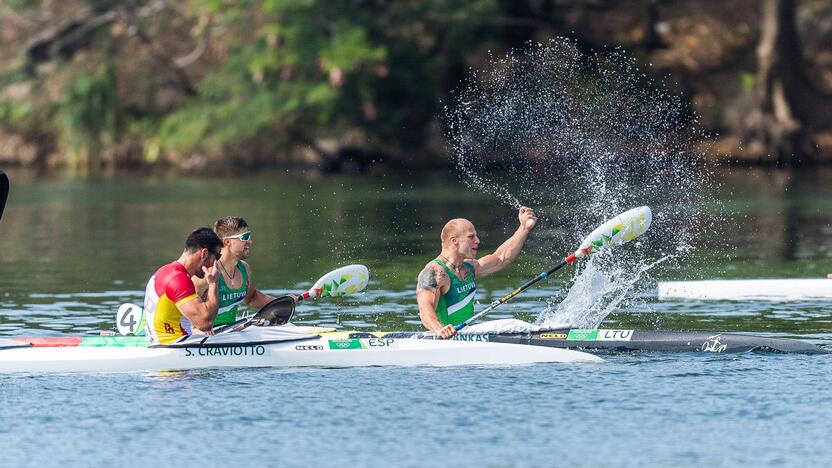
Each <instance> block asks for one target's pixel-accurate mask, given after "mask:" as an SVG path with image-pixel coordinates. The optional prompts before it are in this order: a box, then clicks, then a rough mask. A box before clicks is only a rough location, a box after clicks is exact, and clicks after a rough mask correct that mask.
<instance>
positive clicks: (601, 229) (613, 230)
mask: <svg viewBox="0 0 832 468" xmlns="http://www.w3.org/2000/svg"><path fill="white" fill-rule="evenodd" d="M652 222H653V212H651V211H650V207H647V206H641V207H638V208H633V209H632V210H629V211H625V212H624V213H621V214H620V215H618V216H616V217H615V218H612V219H610V220H608V221H607V222H605V223H604V224H602V225H601V226H598V228H597V229H595V230H594V231H592V233H590V234H589V235H588V236H586V238H584V241H583V242H581V246H580V247H578V250H576V251H575V253H573V254H572V255H570V256H568V257H566V258H564V259H563V260H561V261H560V263H558V264H557V265H555V266H553V267H552V268H550V269H548V270H546V271H544V272H542V273H540V274H539V275H537V276H535V277H534V278H532V279H530V280H529V281H527V282H526V284H524V285H523V286H520V287H519V288H517V289H515V290H514V291H512V292H511V293H509V294H508V295H507V296H505V297H503V298H500V299H497V300H496V301H494V302H492V303H491V304H490V305H489V306H488V307H486V308H485V309H484V310H482V311H481V312H479V313H478V314H476V315H474V316H473V317H471V318H469V319H468V320H466V321H464V322H462V323H460V324H459V325H457V326H456V327H454V328H456V330H457V331H459V330H462V329H463V328H465V327H467V326H468V325H470V324H471V323H472V322H473V321H475V320H477V319H478V318H480V317H482V316H483V315H485V314H487V313H489V312H491V311H492V310H494V309H495V308H496V307H497V306H499V305H500V304H503V303H505V302H507V301H508V300H509V299H511V298H512V297H514V296H516V295H518V294H520V293H521V292H523V291H525V290H526V289H528V288H529V287H530V286H531V285H533V284H535V283H537V282H538V281H540V280H542V279H546V278H548V277H549V275H551V274H552V273H554V272H555V271H557V270H559V269H561V268H562V267H564V266H565V265H569V264H570V263H572V262H574V261H575V260H577V259H579V258H581V257H586V256H588V255H590V254H592V253H595V252H598V251H600V250H602V249H605V248H607V247H615V246H618V245H621V244H624V243H626V242H629V241H631V240H633V239H635V238H636V237H638V236H640V235H642V234H644V232H645V231H647V228H649V227H650V223H652Z"/></svg>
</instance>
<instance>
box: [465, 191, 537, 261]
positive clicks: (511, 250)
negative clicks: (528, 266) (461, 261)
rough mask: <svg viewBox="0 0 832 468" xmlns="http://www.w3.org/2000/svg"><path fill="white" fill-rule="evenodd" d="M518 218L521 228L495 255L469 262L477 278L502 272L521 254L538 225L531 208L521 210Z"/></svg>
mask: <svg viewBox="0 0 832 468" xmlns="http://www.w3.org/2000/svg"><path fill="white" fill-rule="evenodd" d="M518 218H519V219H520V226H519V227H518V228H517V230H516V231H515V232H514V234H512V236H511V237H509V238H508V239H507V240H506V241H505V242H503V244H502V245H500V246H499V247H498V248H497V250H495V251H494V253H491V254H488V255H486V256H484V257H480V258H479V259H477V260H470V261H468V262H469V263H471V264H472V265H473V266H474V271H475V272H476V275H477V277H482V276H488V275H490V274H492V273H496V272H498V271H500V270H502V269H503V268H505V267H507V266H509V265H510V264H511V262H513V261H514V259H515V258H517V255H519V254H520V250H522V249H523V244H525V243H526V237H528V235H529V232H531V230H532V229H533V228H534V225H535V224H536V223H537V216H535V214H534V211H532V209H531V208H526V207H525V206H524V207H522V208H520V211H519V213H518Z"/></svg>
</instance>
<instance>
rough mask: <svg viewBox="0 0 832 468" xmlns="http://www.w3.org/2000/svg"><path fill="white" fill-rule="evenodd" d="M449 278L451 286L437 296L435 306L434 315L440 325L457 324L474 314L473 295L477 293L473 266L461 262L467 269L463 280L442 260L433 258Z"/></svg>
mask: <svg viewBox="0 0 832 468" xmlns="http://www.w3.org/2000/svg"><path fill="white" fill-rule="evenodd" d="M434 262H436V263H438V264H439V265H440V266H441V267H442V268H444V269H445V272H447V273H448V277H449V278H450V279H451V287H450V288H448V292H446V293H445V294H443V295H442V297H440V298H439V304H438V305H437V306H436V317H437V318H438V319H439V322H440V323H441V324H442V325H459V324H460V323H462V322H464V321H466V320H468V319H469V318H471V317H473V316H474V295H475V294H476V293H477V285H476V283H475V282H474V267H473V266H471V265H469V264H467V263H463V264H462V265H463V266H464V267H465V269H466V270H467V271H468V275H467V276H466V277H465V280H464V281H463V280H461V279H459V278H458V277H457V276H456V274H454V272H453V271H451V269H450V268H448V266H447V265H445V263H443V262H442V260H439V259H438V258H437V259H436V260H434Z"/></svg>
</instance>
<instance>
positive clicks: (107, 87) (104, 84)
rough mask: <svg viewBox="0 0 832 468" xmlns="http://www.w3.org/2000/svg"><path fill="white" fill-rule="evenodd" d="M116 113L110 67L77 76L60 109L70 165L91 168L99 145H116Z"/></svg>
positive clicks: (115, 99) (116, 94)
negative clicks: (92, 73)
mask: <svg viewBox="0 0 832 468" xmlns="http://www.w3.org/2000/svg"><path fill="white" fill-rule="evenodd" d="M118 112H119V111H118V92H117V82H116V72H115V67H114V66H113V65H112V63H108V64H107V65H105V66H104V67H103V68H102V70H101V71H99V72H98V73H96V74H94V75H86V74H80V75H78V76H77V77H76V78H75V80H74V83H73V84H72V86H70V88H69V90H68V92H67V93H66V97H65V99H64V102H63V103H62V105H61V108H60V116H61V118H60V121H61V123H62V125H63V130H64V132H63V133H64V135H65V136H66V139H67V141H68V143H69V149H70V152H71V156H72V158H71V164H72V165H76V166H77V165H80V166H92V165H94V164H95V163H96V162H97V160H98V156H99V152H100V150H101V147H102V145H103V144H113V143H114V142H115V141H116V137H117V133H116V132H117V122H118Z"/></svg>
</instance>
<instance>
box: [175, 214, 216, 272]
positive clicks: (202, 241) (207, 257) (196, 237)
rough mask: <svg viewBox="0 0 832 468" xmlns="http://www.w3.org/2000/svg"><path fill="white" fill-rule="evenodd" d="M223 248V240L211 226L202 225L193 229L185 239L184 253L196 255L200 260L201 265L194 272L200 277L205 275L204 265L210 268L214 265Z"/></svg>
mask: <svg viewBox="0 0 832 468" xmlns="http://www.w3.org/2000/svg"><path fill="white" fill-rule="evenodd" d="M221 248H222V241H221V240H220V238H219V237H218V236H217V235H216V234H215V233H214V231H212V230H211V228H207V227H201V228H196V229H194V230H193V231H191V233H190V234H189V235H188V238H187V239H185V251H184V253H185V254H187V255H190V256H195V257H196V258H197V259H198V260H199V266H198V268H197V271H196V272H195V273H194V274H195V275H196V276H197V277H198V278H202V277H203V276H204V273H203V271H202V267H206V268H210V267H212V266H214V262H215V261H217V260H219V258H220V255H221V252H220V249H221Z"/></svg>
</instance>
